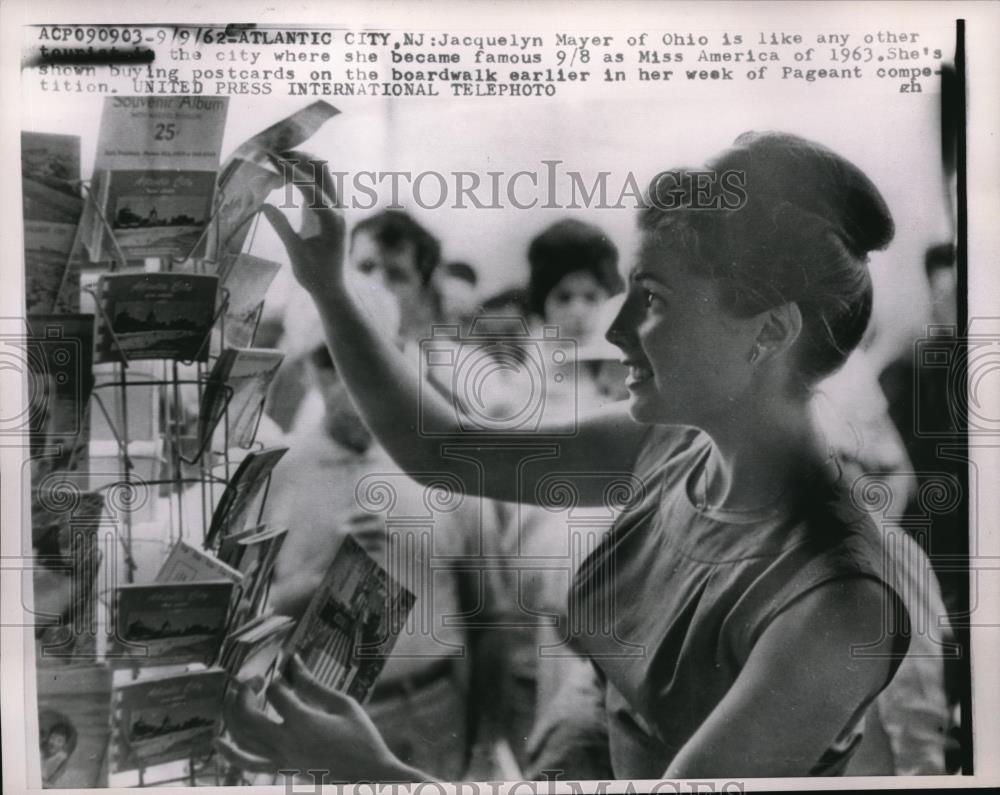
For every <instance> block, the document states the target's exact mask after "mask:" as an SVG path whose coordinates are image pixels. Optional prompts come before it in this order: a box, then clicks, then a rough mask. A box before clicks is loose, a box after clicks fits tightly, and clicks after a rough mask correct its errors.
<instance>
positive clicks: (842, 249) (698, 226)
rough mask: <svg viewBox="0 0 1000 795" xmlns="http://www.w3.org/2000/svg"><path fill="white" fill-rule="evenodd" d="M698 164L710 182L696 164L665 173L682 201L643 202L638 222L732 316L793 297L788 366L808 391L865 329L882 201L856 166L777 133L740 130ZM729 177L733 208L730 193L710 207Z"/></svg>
mask: <svg viewBox="0 0 1000 795" xmlns="http://www.w3.org/2000/svg"><path fill="white" fill-rule="evenodd" d="M708 168H709V170H710V171H711V172H713V177H714V179H713V180H712V181H711V184H710V185H709V186H708V187H706V183H705V181H704V175H705V171H704V170H698V171H680V172H678V171H673V172H666V173H667V174H669V178H670V180H671V190H672V191H673V193H674V194H675V196H674V198H675V199H676V195H677V194H678V193H679V194H680V200H679V201H674V203H673V206H672V207H666V206H664V205H663V203H662V202H656V203H653V202H647V204H646V209H644V210H643V212H642V214H641V216H640V227H641V228H642V229H643V230H644V231H645V232H646V233H648V234H649V235H651V236H652V238H653V240H654V241H655V242H656V243H657V244H658V245H661V246H662V247H663V248H665V249H669V251H670V252H671V253H672V254H679V255H680V259H681V260H682V261H683V262H685V263H687V264H688V266H689V267H691V268H693V270H694V272H695V273H698V274H700V275H704V276H707V277H709V278H712V279H714V280H716V281H717V282H718V283H719V286H720V289H721V292H722V298H723V302H724V305H725V306H726V308H727V309H728V310H729V311H731V312H732V313H733V314H734V315H736V316H740V317H749V316H752V315H755V314H758V313H760V312H763V311H766V310H768V309H771V308H773V307H776V306H780V305H782V304H785V303H791V302H794V303H796V304H797V305H798V307H799V310H800V312H801V313H802V332H801V335H800V338H799V340H798V342H797V343H796V352H797V364H798V372H799V375H800V376H801V385H802V386H804V387H809V386H811V385H812V384H814V383H815V382H816V381H818V380H820V379H822V378H824V377H825V376H827V375H829V374H830V373H832V372H834V371H835V370H836V369H837V368H838V367H840V366H841V365H842V364H843V363H844V361H845V360H846V358H847V356H848V354H849V353H850V352H851V350H853V349H854V347H855V346H856V345H857V344H858V342H859V341H860V340H861V337H862V336H863V334H864V331H865V327H866V326H867V325H868V320H869V317H870V316H871V309H872V282H871V275H870V274H869V272H868V254H869V252H871V251H874V250H877V249H882V248H885V247H886V246H887V245H888V244H889V242H890V241H891V240H892V237H893V234H894V231H895V229H894V225H893V221H892V216H891V215H890V213H889V209H888V207H887V206H886V203H885V200H884V199H883V198H882V195H881V194H880V193H879V191H878V189H877V188H876V187H875V186H874V185H873V184H872V182H871V180H869V179H868V177H867V176H865V174H864V173H863V172H862V171H861V170H860V169H859V168H857V167H856V166H855V165H853V164H852V163H850V162H848V161H847V160H845V159H844V158H842V157H840V156H839V155H837V154H836V153H834V152H832V151H830V150H829V149H827V148H826V147H825V146H822V145H820V144H817V143H813V142H811V141H807V140H805V139H803V138H799V137H797V136H794V135H789V134H786V133H776V132H763V133H758V132H747V133H743V134H742V135H740V136H739V137H738V138H737V139H736V141H735V142H734V143H733V146H732V148H730V149H727V150H726V151H724V152H723V153H722V154H721V155H719V156H718V157H716V158H715V159H714V160H712V161H711V162H710V163H709V164H708ZM723 175H728V176H727V177H726V178H723ZM734 184H738V185H742V191H741V193H742V195H741V196H740V201H739V202H737V203H736V204H737V206H735V207H733V203H732V199H733V195H734V194H733V193H732V191H730V192H728V193H727V194H726V196H725V197H724V198H725V201H724V202H723V201H719V202H715V203H714V205H713V202H712V201H711V199H712V195H711V194H712V192H713V191H714V192H715V194H716V196H717V197H718V196H719V195H720V193H721V192H722V191H726V190H727V186H728V187H731V186H732V185H734ZM656 189H657V185H656V183H655V182H654V184H653V185H652V186H651V188H650V190H651V191H653V190H656ZM706 190H707V192H708V196H707V197H706ZM706 198H707V199H708V201H706ZM657 204H659V206H657ZM713 206H715V207H717V209H713Z"/></svg>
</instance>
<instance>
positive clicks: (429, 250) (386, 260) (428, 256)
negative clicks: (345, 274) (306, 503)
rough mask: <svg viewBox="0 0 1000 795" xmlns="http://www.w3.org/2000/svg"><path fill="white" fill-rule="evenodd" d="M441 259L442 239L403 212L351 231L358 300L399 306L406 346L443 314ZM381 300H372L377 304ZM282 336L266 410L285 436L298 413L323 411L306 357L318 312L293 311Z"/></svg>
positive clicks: (369, 221) (373, 218)
mask: <svg viewBox="0 0 1000 795" xmlns="http://www.w3.org/2000/svg"><path fill="white" fill-rule="evenodd" d="M440 259H441V245H440V243H439V242H438V239H437V238H436V237H435V236H434V235H432V234H431V233H430V232H429V231H428V230H427V229H425V228H424V227H423V226H421V225H420V224H419V223H418V222H417V221H416V220H414V218H413V217H412V216H411V215H409V214H408V213H406V212H403V211H402V210H382V211H380V212H378V213H375V214H374V215H371V216H369V217H368V218H365V219H364V220H362V221H360V222H359V223H357V224H356V225H355V226H354V228H353V229H352V230H351V237H350V246H349V249H348V260H349V262H348V271H349V275H350V277H351V284H352V287H353V288H354V291H355V294H356V295H357V296H358V298H359V300H362V301H364V300H365V296H366V295H367V294H375V293H385V294H386V295H389V296H391V297H392V298H393V301H394V303H395V313H394V318H395V317H398V319H399V323H398V324H396V323H395V321H394V328H398V333H397V336H398V338H399V339H401V340H402V341H403V342H404V344H407V343H408V344H415V343H416V342H418V341H419V340H421V339H424V338H425V337H427V336H428V335H429V334H430V328H431V324H432V323H435V322H437V320H438V319H439V315H440V308H439V301H438V296H437V293H436V291H435V289H434V282H433V277H434V272H435V269H436V268H437V267H438V263H439V261H440ZM382 297H383V296H381V295H379V296H377V297H376V298H375V299H374V301H375V303H376V304H377V303H379V302H380V301H381V300H382ZM283 326H284V334H283V336H282V339H281V340H280V342H279V343H278V345H277V347H278V348H281V349H282V350H284V351H285V361H284V362H283V363H282V365H281V369H280V370H279V371H278V374H277V376H276V377H275V379H274V381H273V383H272V385H271V389H270V392H269V395H268V400H267V411H268V414H269V416H271V417H272V418H273V419H274V420H275V422H276V423H277V424H278V425H279V426H280V427H281V429H282V430H283V431H289V430H291V428H292V427H293V426H294V425H295V424H296V423H297V422H298V421H299V419H300V416H299V415H300V412H303V411H306V412H311V413H312V415H315V414H316V413H317V412H318V411H319V404H318V401H317V400H316V399H315V396H314V395H312V396H311V395H310V392H309V390H308V389H307V385H308V377H307V374H306V370H307V365H306V358H307V357H308V356H309V355H310V353H311V350H310V348H309V345H310V343H311V341H312V340H313V339H314V338H315V337H314V336H313V334H314V333H315V328H314V326H315V312H314V311H313V310H312V308H311V307H301V306H298V305H292V306H289V307H288V308H287V310H286V313H285V319H284V324H283Z"/></svg>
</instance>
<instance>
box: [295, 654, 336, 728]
mask: <svg viewBox="0 0 1000 795" xmlns="http://www.w3.org/2000/svg"><path fill="white" fill-rule="evenodd" d="M288 673H289V677H288V678H289V680H290V682H291V685H292V688H294V690H295V692H296V693H298V695H299V697H300V698H301V699H302V701H304V702H305V703H306V704H313V705H315V706H317V707H319V708H320V709H323V710H325V711H327V712H330V713H333V714H335V715H337V714H341V713H343V711H344V709H345V707H346V705H347V701H346V697H345V696H343V695H341V694H340V693H338V692H337V691H335V690H331V689H330V688H328V687H324V686H323V685H321V684H320V683H319V682H318V681H317V680H316V677H314V676H313V675H312V672H311V671H310V670H309V669H308V668H307V667H306V665H305V663H303V662H302V660H301V658H300V657H299V655H297V654H296V655H294V656H293V657H292V659H291V660H289V662H288Z"/></svg>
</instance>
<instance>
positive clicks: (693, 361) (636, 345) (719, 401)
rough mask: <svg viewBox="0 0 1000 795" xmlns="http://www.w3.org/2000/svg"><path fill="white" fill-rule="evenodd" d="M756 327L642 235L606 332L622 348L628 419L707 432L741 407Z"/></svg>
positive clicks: (708, 281)
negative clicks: (619, 305)
mask: <svg viewBox="0 0 1000 795" xmlns="http://www.w3.org/2000/svg"><path fill="white" fill-rule="evenodd" d="M758 330H759V321H758V320H755V319H754V318H747V319H741V318H736V317H734V316H733V315H731V314H730V313H729V312H728V311H727V310H726V309H725V308H724V307H723V306H722V303H721V299H720V295H719V289H718V286H717V285H716V283H715V282H713V281H712V280H711V279H707V278H703V277H700V276H697V275H695V274H693V273H692V271H691V269H690V268H689V267H687V265H686V264H685V263H684V261H683V260H682V259H680V257H679V255H677V256H672V255H671V252H670V250H669V249H663V248H661V247H659V246H656V245H655V244H653V243H651V242H650V241H649V240H648V239H647V240H646V241H645V242H644V243H643V245H642V246H641V248H640V252H639V258H638V263H637V264H636V267H635V268H634V270H633V272H632V274H631V277H630V279H629V288H628V295H627V297H626V300H625V303H624V305H623V306H622V309H621V311H620V312H619V313H618V315H617V317H616V318H615V319H614V321H613V322H612V324H611V328H610V329H609V330H608V335H607V336H608V340H610V341H611V342H612V343H613V344H615V345H616V346H618V347H619V348H620V349H621V350H622V352H623V353H624V362H625V364H626V366H627V367H628V374H627V376H626V380H625V385H626V387H627V388H628V391H629V409H630V412H631V414H632V417H633V418H634V419H635V420H636V421H638V422H644V423H659V424H678V425H694V426H696V427H699V428H703V429H705V430H708V431H711V429H712V427H713V426H714V425H715V424H716V423H718V422H719V421H720V419H721V418H724V417H727V416H728V417H732V416H733V415H734V413H736V412H740V411H741V397H742V396H744V395H745V393H746V390H747V387H748V385H749V382H750V374H751V364H750V362H749V359H750V352H751V350H752V348H753V345H754V342H755V340H756V337H757V332H758Z"/></svg>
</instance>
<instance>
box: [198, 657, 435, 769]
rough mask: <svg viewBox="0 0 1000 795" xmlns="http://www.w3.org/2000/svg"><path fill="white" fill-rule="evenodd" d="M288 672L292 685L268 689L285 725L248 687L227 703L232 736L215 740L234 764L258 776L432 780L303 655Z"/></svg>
mask: <svg viewBox="0 0 1000 795" xmlns="http://www.w3.org/2000/svg"><path fill="white" fill-rule="evenodd" d="M289 673H290V675H291V676H290V678H291V682H292V683H291V684H290V683H289V682H288V681H287V680H286V679H281V678H279V679H276V680H275V681H274V682H273V683H272V684H271V686H270V687H269V688H268V691H267V697H268V701H269V702H270V704H271V705H272V706H273V707H274V709H275V711H276V712H277V713H278V715H279V716H280V718H281V722H278V721H276V720H274V719H272V718H271V717H269V716H268V715H266V714H265V713H264V712H263V711H262V710H261V709H259V708H258V707H257V706H256V705H255V702H256V701H257V700H258V699H257V695H256V694H255V693H254V692H253V689H252V688H251V686H250V685H249V684H243V685H241V686H240V688H239V690H238V692H237V694H236V698H235V699H233V701H232V702H231V703H230V704H229V705H228V706H227V709H226V714H225V718H226V728H227V730H228V733H229V735H230V736H229V737H226V738H220V739H219V740H217V741H216V744H217V746H218V748H219V750H220V751H221V752H222V754H223V755H224V756H225V757H226V758H227V759H228V760H229V761H230V762H231V763H233V764H234V765H236V766H237V767H239V768H241V769H243V770H246V771H249V772H256V773H274V772H278V771H283V772H286V773H295V774H301V775H307V774H311V775H313V776H316V775H317V774H322V775H323V778H322V779H321V780H322V781H324V782H358V781H373V782H390V781H391V782H412V781H420V780H422V779H424V778H425V777H424V776H421V774H420V773H419V772H417V771H415V770H413V769H411V768H408V767H407V766H406V765H404V764H403V763H402V762H401V761H400V760H399V759H397V758H396V756H394V755H393V753H392V751H390V750H389V748H388V746H386V744H385V741H384V740H383V739H382V735H380V734H379V732H378V729H376V728H375V725H374V724H373V723H372V721H371V719H370V718H369V717H368V715H367V714H365V711H364V710H363V709H362V708H361V705H360V704H358V702H357V701H355V700H354V699H353V698H351V697H350V696H347V695H344V694H343V693H338V692H336V691H333V690H329V689H327V688H325V687H323V686H322V685H320V684H319V683H318V682H317V681H316V679H315V678H314V677H313V676H312V674H310V673H309V671H308V669H307V668H306V666H305V665H304V664H303V663H302V662H301V661H300V660H299V658H298V657H294V658H292V660H291V661H290V663H289Z"/></svg>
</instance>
